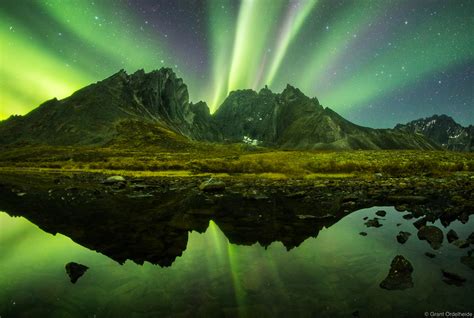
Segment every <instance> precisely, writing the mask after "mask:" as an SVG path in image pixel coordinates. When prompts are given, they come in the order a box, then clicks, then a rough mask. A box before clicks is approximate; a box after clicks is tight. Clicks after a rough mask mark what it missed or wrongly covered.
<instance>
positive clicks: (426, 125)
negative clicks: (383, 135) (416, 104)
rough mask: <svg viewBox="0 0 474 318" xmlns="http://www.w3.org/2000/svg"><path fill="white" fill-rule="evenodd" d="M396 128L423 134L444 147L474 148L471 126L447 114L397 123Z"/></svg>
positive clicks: (454, 148)
mask: <svg viewBox="0 0 474 318" xmlns="http://www.w3.org/2000/svg"><path fill="white" fill-rule="evenodd" d="M395 129H397V130H402V131H406V132H411V133H417V134H422V135H424V136H425V137H427V138H429V139H431V140H433V141H435V142H436V143H438V144H439V145H441V146H442V147H444V148H446V149H450V150H457V151H472V150H474V134H473V129H472V128H471V126H470V127H463V126H461V125H460V124H458V123H457V122H456V121H455V120H454V119H453V118H452V117H450V116H447V115H444V114H443V115H433V116H430V117H426V118H420V119H417V120H413V121H411V122H408V123H406V124H397V125H396V126H395Z"/></svg>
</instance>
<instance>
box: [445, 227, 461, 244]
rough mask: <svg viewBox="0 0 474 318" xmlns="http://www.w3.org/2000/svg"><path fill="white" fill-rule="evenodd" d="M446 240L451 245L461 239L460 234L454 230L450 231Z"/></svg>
mask: <svg viewBox="0 0 474 318" xmlns="http://www.w3.org/2000/svg"><path fill="white" fill-rule="evenodd" d="M446 238H447V239H448V242H449V243H452V242H454V241H456V240H457V239H459V236H458V234H457V233H456V232H455V231H454V230H449V231H448V233H447V234H446Z"/></svg>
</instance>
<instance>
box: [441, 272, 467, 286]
mask: <svg viewBox="0 0 474 318" xmlns="http://www.w3.org/2000/svg"><path fill="white" fill-rule="evenodd" d="M441 273H443V282H445V283H446V284H448V285H454V286H462V285H463V284H464V282H465V281H466V279H465V278H463V277H461V276H459V275H458V274H456V273H452V272H448V271H445V270H444V269H442V270H441Z"/></svg>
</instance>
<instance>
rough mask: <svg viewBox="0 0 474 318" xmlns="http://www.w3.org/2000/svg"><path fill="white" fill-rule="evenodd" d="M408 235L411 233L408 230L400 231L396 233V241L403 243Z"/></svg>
mask: <svg viewBox="0 0 474 318" xmlns="http://www.w3.org/2000/svg"><path fill="white" fill-rule="evenodd" d="M410 235H411V233H409V232H404V231H400V233H398V235H397V241H398V243H400V244H405V242H406V241H408V238H409V237H410Z"/></svg>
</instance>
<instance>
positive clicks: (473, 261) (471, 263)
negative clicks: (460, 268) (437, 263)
mask: <svg viewBox="0 0 474 318" xmlns="http://www.w3.org/2000/svg"><path fill="white" fill-rule="evenodd" d="M461 263H463V264H464V265H466V266H467V267H469V268H470V269H472V270H474V256H472V255H468V256H463V257H461Z"/></svg>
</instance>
